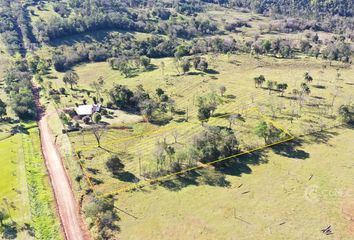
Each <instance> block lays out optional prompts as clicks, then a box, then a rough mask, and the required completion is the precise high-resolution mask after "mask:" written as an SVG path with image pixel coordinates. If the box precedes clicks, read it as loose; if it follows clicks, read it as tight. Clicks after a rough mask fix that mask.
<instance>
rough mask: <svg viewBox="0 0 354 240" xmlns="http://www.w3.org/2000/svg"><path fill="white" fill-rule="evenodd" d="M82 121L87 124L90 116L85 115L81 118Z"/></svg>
mask: <svg viewBox="0 0 354 240" xmlns="http://www.w3.org/2000/svg"><path fill="white" fill-rule="evenodd" d="M82 121H83V122H84V123H85V124H89V123H90V122H91V118H90V117H89V116H85V117H83V118H82Z"/></svg>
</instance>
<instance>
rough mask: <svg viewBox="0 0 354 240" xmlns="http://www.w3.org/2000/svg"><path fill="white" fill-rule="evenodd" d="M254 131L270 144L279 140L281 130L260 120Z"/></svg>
mask: <svg viewBox="0 0 354 240" xmlns="http://www.w3.org/2000/svg"><path fill="white" fill-rule="evenodd" d="M255 133H256V135H257V136H258V137H261V138H263V139H264V142H265V144H270V143H273V142H275V141H278V140H279V137H280V135H281V131H280V130H278V129H277V128H275V127H274V126H273V125H271V124H267V123H266V122H260V123H259V124H258V125H257V126H256V129H255Z"/></svg>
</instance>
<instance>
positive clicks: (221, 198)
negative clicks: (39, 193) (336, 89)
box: [116, 129, 354, 240]
mask: <svg viewBox="0 0 354 240" xmlns="http://www.w3.org/2000/svg"><path fill="white" fill-rule="evenodd" d="M326 136H327V139H328V141H326V142H324V143H320V144H317V143H316V139H315V138H313V137H309V138H307V137H306V138H305V139H302V140H299V141H301V142H302V145H301V146H299V147H298V148H297V149H296V151H297V152H302V154H303V155H307V156H308V157H307V158H306V159H301V158H299V157H296V156H295V155H294V156H284V155H283V154H282V153H280V152H279V151H278V150H279V147H275V148H274V149H273V150H269V151H263V152H262V155H263V158H266V159H267V161H268V164H261V165H251V166H250V168H248V169H247V171H246V169H245V171H243V172H242V173H241V174H240V173H239V165H234V167H233V168H232V167H231V168H230V169H229V170H228V171H229V174H228V175H227V178H226V180H227V181H229V182H230V185H229V187H227V188H222V187H215V186H208V185H203V186H196V185H193V184H192V185H188V186H187V187H183V188H182V189H179V190H175V189H173V190H171V189H169V188H166V187H163V186H159V187H156V186H154V187H150V188H144V190H143V191H135V192H127V193H122V194H120V195H119V196H118V200H117V203H116V205H117V207H119V208H121V209H122V210H124V211H126V212H128V213H129V214H131V215H133V216H135V217H136V218H137V219H134V218H133V217H131V216H129V215H127V214H124V213H121V214H120V216H121V218H122V219H121V221H120V225H121V229H122V232H121V234H120V237H121V238H122V239H127V238H128V239H141V238H142V237H144V239H180V237H181V236H183V238H185V239H234V238H237V239H242V240H243V239H284V236H287V238H290V239H351V238H352V237H353V232H352V231H351V229H352V228H351V224H352V223H351V221H350V214H352V213H353V212H352V209H351V210H350V208H349V207H352V206H353V204H351V205H350V203H352V202H353V200H352V195H350V194H352V193H353V190H354V189H353V185H352V181H351V177H349V176H352V175H353V164H352V160H353V158H352V156H353V154H354V152H353V149H352V148H351V145H352V142H351V141H348V140H349V139H353V138H354V130H353V129H336V130H333V131H332V130H331V131H329V132H327V133H326ZM283 147H284V148H287V146H286V145H284V146H283ZM286 152H288V151H286ZM339 153H340V154H339ZM258 156H259V155H258ZM258 156H257V155H248V156H245V157H243V158H241V159H240V162H251V161H252V160H255V159H256V158H257V157H258ZM251 173H252V174H251ZM311 176H312V177H311ZM311 189H315V191H312V190H311ZM211 196H212V197H211ZM350 211H351V212H350ZM348 214H349V215H348ZM329 225H331V226H332V229H333V231H334V234H333V235H331V236H326V235H324V234H323V233H321V229H323V228H325V227H327V226H329Z"/></svg>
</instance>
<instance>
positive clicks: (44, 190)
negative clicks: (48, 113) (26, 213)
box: [22, 130, 61, 239]
mask: <svg viewBox="0 0 354 240" xmlns="http://www.w3.org/2000/svg"><path fill="white" fill-rule="evenodd" d="M37 134H38V132H37V130H36V131H31V130H30V131H29V135H25V134H22V146H23V154H24V158H25V167H26V177H27V183H28V188H29V197H30V205H31V215H32V220H33V227H34V231H35V236H36V238H38V239H61V235H60V230H59V229H60V228H59V225H58V222H57V219H56V217H55V215H54V214H53V206H52V205H51V204H52V202H53V199H52V195H51V191H49V183H48V182H47V183H46V181H47V179H46V177H47V175H46V174H44V172H45V168H44V165H43V159H42V158H41V154H40V152H39V151H38V149H39V136H38V135H37Z"/></svg>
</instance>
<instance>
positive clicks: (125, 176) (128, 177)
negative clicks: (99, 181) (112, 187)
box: [114, 171, 139, 183]
mask: <svg viewBox="0 0 354 240" xmlns="http://www.w3.org/2000/svg"><path fill="white" fill-rule="evenodd" d="M114 178H117V179H119V180H120V181H123V182H134V183H135V182H138V181H139V178H137V177H136V176H135V175H134V174H133V173H131V172H128V171H125V172H121V173H119V174H116V175H114Z"/></svg>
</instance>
